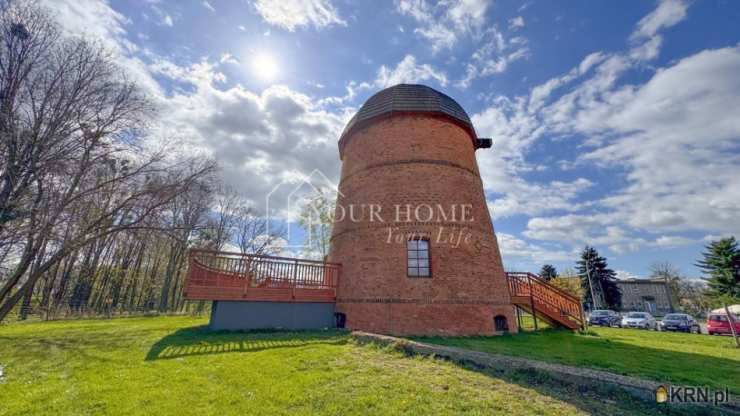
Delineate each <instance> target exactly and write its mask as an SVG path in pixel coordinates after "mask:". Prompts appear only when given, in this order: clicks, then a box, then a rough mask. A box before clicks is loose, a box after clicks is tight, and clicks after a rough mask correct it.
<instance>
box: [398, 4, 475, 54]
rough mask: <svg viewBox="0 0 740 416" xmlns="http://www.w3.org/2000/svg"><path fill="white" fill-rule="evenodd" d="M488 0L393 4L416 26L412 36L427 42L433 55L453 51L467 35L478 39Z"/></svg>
mask: <svg viewBox="0 0 740 416" xmlns="http://www.w3.org/2000/svg"><path fill="white" fill-rule="evenodd" d="M488 5H489V1H488V0H451V1H444V2H438V3H434V4H433V5H432V4H430V3H428V2H426V1H425V0H396V11H398V13H400V14H402V15H405V16H409V17H411V18H413V19H414V20H416V22H417V23H419V25H420V26H419V27H417V28H416V29H414V33H416V34H418V35H420V36H421V37H423V38H425V39H427V40H429V41H430V45H431V47H432V50H433V51H435V52H438V51H441V50H443V49H450V48H452V47H453V46H454V45H455V44H456V43H457V42H458V40H459V39H460V38H461V37H462V36H464V35H466V34H473V35H477V34H479V32H480V31H481V29H482V27H483V25H484V23H485V15H486V11H487V9H488Z"/></svg>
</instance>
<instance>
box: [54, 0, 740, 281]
mask: <svg viewBox="0 0 740 416" xmlns="http://www.w3.org/2000/svg"><path fill="white" fill-rule="evenodd" d="M46 5H47V6H48V7H50V8H52V9H53V10H54V14H55V16H57V17H58V19H59V22H60V24H61V25H62V26H63V27H65V28H66V29H67V30H68V31H69V32H70V33H73V34H80V33H84V34H87V35H91V36H96V37H99V38H101V39H102V41H103V42H104V44H105V45H106V46H107V47H109V48H110V49H111V51H113V53H115V55H116V57H117V59H118V60H119V62H120V63H121V65H122V66H123V67H124V68H126V70H127V71H128V72H129V73H130V75H131V77H132V78H133V79H135V80H137V81H139V83H140V84H141V85H142V87H143V88H146V89H148V90H150V92H151V94H152V96H153V97H154V99H155V101H156V102H157V104H158V106H159V115H158V120H159V121H158V123H157V125H155V126H153V134H152V137H156V138H157V139H156V140H162V139H163V138H167V139H168V140H169V141H170V142H172V143H175V144H176V147H177V148H178V149H179V150H180V151H186V152H202V153H203V154H205V155H209V156H212V157H215V158H216V159H218V160H219V162H220V164H221V167H222V171H223V175H224V178H225V180H226V181H227V183H229V184H230V186H232V187H233V188H235V189H237V190H238V191H240V192H242V193H243V194H244V195H246V196H247V197H249V198H250V199H252V200H253V201H254V203H255V205H260V204H262V203H263V201H264V199H265V196H266V195H267V194H268V193H269V192H270V190H272V189H273V188H274V187H275V186H276V185H277V184H279V183H281V182H283V181H286V180H288V181H290V180H295V179H296V178H300V177H301V175H307V174H310V173H311V172H312V171H313V170H314V169H320V170H321V171H322V172H324V173H326V175H327V176H328V177H329V179H331V180H337V179H338V173H339V160H338V152H337V146H336V140H337V139H338V137H339V133H340V132H341V130H342V128H343V127H344V124H345V123H346V122H347V120H348V119H349V118H350V117H351V116H352V115H353V114H354V112H355V111H357V109H358V107H359V106H360V105H362V103H363V101H364V100H365V99H367V98H368V97H369V96H370V95H371V94H373V93H374V92H376V91H377V90H379V89H381V88H383V87H385V86H389V85H393V84H396V83H399V82H412V83H423V84H427V85H430V86H432V87H434V88H437V89H440V90H442V91H444V92H445V93H447V94H448V95H450V96H452V97H453V98H455V99H456V100H458V101H459V102H460V104H462V105H463V107H464V108H465V109H466V110H467V111H468V113H469V114H470V115H471V117H472V119H473V121H474V124H475V127H476V129H477V131H478V134H479V136H482V137H492V138H493V140H494V146H493V149H491V150H483V151H479V152H478V155H477V156H478V162H479V165H480V167H481V173H482V177H483V182H484V186H485V190H486V195H487V198H488V201H489V206H490V207H491V212H492V215H493V218H494V227H495V229H496V233H497V236H498V238H499V243H500V247H501V250H502V254H503V257H504V263H505V267H506V268H507V269H511V270H514V269H517V270H532V271H534V270H538V269H539V267H540V265H541V264H542V263H545V262H547V263H552V264H555V265H556V266H557V267H558V268H559V269H563V268H565V267H572V266H573V265H574V261H575V259H576V257H577V252H578V250H579V249H581V248H582V247H583V246H584V245H585V244H591V245H594V246H596V247H597V248H598V249H599V251H600V252H601V253H602V255H605V256H606V257H607V258H608V260H609V263H610V265H611V266H612V267H613V268H614V269H616V270H619V271H620V274H621V275H622V276H629V275H630V274H632V275H638V276H645V275H646V274H647V273H648V270H649V266H650V265H651V263H653V262H657V261H669V262H672V263H674V264H675V265H677V266H679V267H680V268H681V269H682V270H683V272H684V273H685V274H687V275H688V276H697V275H698V270H697V269H696V268H695V267H694V266H693V263H694V262H695V261H696V259H697V258H698V256H699V253H700V251H701V250H702V246H703V245H704V244H706V242H707V241H710V240H712V239H714V238H718V237H720V236H726V235H735V236H740V219H738V216H739V215H738V213H740V117H738V114H740V76H739V75H740V46H739V43H738V42H740V25H738V24H737V21H738V20H740V3H737V2H734V1H702V2H699V1H696V2H690V1H679V0H670V1H661V2H652V1H641V2H636V1H632V2H616V1H560V2H555V1H542V0H540V1H526V2H513V1H495V0H493V1H484V0H465V1H445V2H439V3H435V2H431V1H407V0H397V1H389V2H380V1H378V2H376V1H372V2H369V1H350V0H307V1H295V0H255V1H246V0H229V1H226V0H223V1H220V0H208V1H200V0H194V1H171V2H167V1H110V2H104V1H100V0H84V1H77V0H68V1H59V0H48V1H46ZM275 205H277V206H278V207H281V206H282V205H284V201H276V202H275ZM293 238H297V237H293Z"/></svg>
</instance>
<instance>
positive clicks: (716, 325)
mask: <svg viewBox="0 0 740 416" xmlns="http://www.w3.org/2000/svg"><path fill="white" fill-rule="evenodd" d="M732 318H733V319H734V320H735V332H736V333H738V334H740V319H738V317H736V316H733V317H732ZM707 332H708V333H709V335H714V334H729V335H731V334H732V331H731V330H730V320H729V319H727V315H726V314H718V313H713V314H711V315H709V319H707Z"/></svg>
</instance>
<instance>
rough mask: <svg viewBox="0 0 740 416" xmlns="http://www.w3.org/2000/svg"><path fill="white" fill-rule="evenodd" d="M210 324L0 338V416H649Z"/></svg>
mask: <svg viewBox="0 0 740 416" xmlns="http://www.w3.org/2000/svg"><path fill="white" fill-rule="evenodd" d="M205 322H206V320H205V319H198V318H190V317H153V318H120V319H111V320H79V321H58V322H46V323H44V322H40V323H27V324H11V325H4V326H0V366H2V367H3V368H4V376H3V378H2V380H0V415H29V414H55V415H58V414H63V415H87V414H90V415H92V414H94V415H98V414H125V415H130V414H131V415H135V414H159V415H169V414H176V415H178V416H182V415H191V414H192V415H211V414H219V415H229V414H260V415H264V414H270V415H272V414H291V415H294V414H297V415H301V414H336V415H345V414H382V415H389V414H400V413H406V414H460V413H467V414H485V415H491V414H506V415H509V414H547V415H560V414H561V415H573V414H645V415H648V414H655V413H656V408H655V407H653V406H652V405H648V404H642V403H637V402H634V401H632V400H630V399H629V398H627V396H625V395H623V394H618V393H612V395H611V396H608V397H607V396H604V395H602V393H603V392H601V391H598V390H587V391H579V390H577V389H575V388H574V387H572V386H571V387H569V386H567V385H563V384H562V383H555V382H552V381H550V380H548V379H547V378H546V377H543V376H542V375H541V374H537V373H531V372H529V373H528V372H515V373H510V374H489V373H485V372H481V371H476V370H473V369H468V368H463V367H460V366H457V365H454V364H452V363H449V362H443V361H439V360H435V359H429V358H408V357H405V356H403V355H402V354H401V353H399V352H396V351H393V350H390V349H382V348H380V347H373V346H362V345H358V344H355V343H354V342H353V341H352V340H351V339H350V338H349V336H348V335H347V334H346V333H343V332H293V333H290V332H248V333H212V332H208V331H206V330H205V329H204V328H202V327H200V325H203V324H205ZM530 339H532V340H534V341H537V339H536V338H530ZM543 339H544V337H543ZM502 340H503V341H504V342H503V344H502V345H512V346H513V344H511V343H512V342H513V341H512V340H511V339H506V340H504V339H503V338H502ZM482 341H483V340H479V342H482ZM507 343H508V344H507ZM489 344H490V343H489ZM479 345H485V344H479ZM490 345H492V344H490ZM539 345H542V344H541V343H540V344H539ZM543 348H546V349H553V348H557V347H555V346H553V345H549V346H546V347H543ZM671 414H680V413H677V412H674V411H673V410H672V411H671Z"/></svg>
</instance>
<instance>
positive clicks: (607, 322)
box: [588, 309, 622, 326]
mask: <svg viewBox="0 0 740 416" xmlns="http://www.w3.org/2000/svg"><path fill="white" fill-rule="evenodd" d="M621 321H622V317H621V316H619V314H618V313H616V312H614V311H612V310H608V309H597V310H595V311H592V312H591V316H589V318H588V324H589V325H602V326H619V324H620V322H621Z"/></svg>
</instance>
